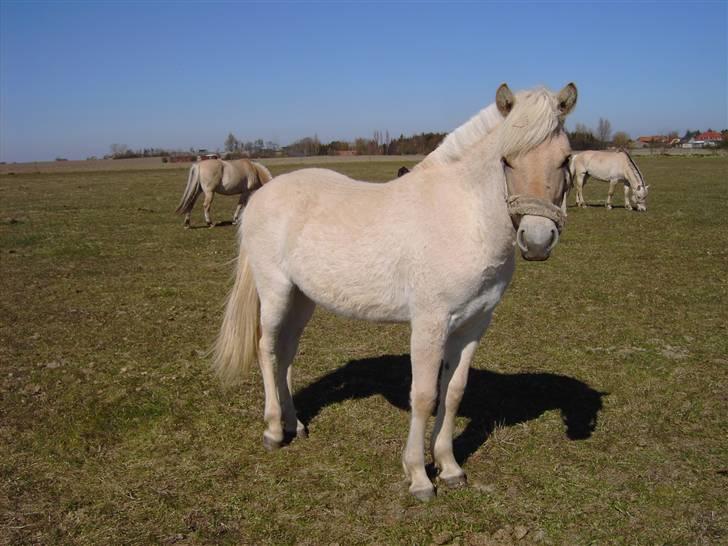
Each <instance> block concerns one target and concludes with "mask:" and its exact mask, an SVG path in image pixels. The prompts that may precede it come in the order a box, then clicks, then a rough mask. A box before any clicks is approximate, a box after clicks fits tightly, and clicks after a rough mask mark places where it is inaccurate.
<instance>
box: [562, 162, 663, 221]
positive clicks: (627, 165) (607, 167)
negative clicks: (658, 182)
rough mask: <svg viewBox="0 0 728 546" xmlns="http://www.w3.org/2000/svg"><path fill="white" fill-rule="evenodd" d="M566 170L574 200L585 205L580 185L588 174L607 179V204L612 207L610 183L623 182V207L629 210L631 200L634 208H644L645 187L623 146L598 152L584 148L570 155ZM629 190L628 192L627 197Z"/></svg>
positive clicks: (640, 175) (642, 210)
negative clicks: (574, 196) (574, 190)
mask: <svg viewBox="0 0 728 546" xmlns="http://www.w3.org/2000/svg"><path fill="white" fill-rule="evenodd" d="M569 172H570V174H571V177H572V179H573V181H574V185H575V186H576V204H577V205H578V206H580V207H586V203H585V202H584V194H583V189H584V185H585V184H586V181H587V178H588V177H589V176H592V177H594V178H598V179H600V180H606V181H607V182H609V192H608V194H607V208H608V209H611V208H612V195H613V194H614V187H615V186H616V185H617V184H618V183H619V182H622V183H624V208H626V209H627V210H632V204H634V205H635V207H636V208H637V210H638V211H640V212H644V211H646V210H647V189H648V188H649V186H647V185H646V184H645V179H644V177H643V176H642V173H641V172H640V170H639V169H638V168H637V164H636V163H635V162H634V160H633V159H632V157H631V156H630V155H629V154H628V153H627V151H626V150H619V151H618V152H601V151H595V150H588V151H586V152H579V153H578V154H574V155H572V156H571V160H570V161H569ZM630 191H631V193H632V196H631V199H630Z"/></svg>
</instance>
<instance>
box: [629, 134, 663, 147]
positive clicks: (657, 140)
mask: <svg viewBox="0 0 728 546" xmlns="http://www.w3.org/2000/svg"><path fill="white" fill-rule="evenodd" d="M670 140H671V139H670V137H668V136H665V135H652V136H641V137H639V138H638V139H637V142H642V143H643V144H647V145H648V146H649V145H651V144H652V145H654V144H664V145H668V144H670Z"/></svg>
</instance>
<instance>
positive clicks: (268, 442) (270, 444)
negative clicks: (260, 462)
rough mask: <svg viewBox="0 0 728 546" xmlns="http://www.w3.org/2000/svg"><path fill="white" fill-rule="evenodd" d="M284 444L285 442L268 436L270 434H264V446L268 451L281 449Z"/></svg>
mask: <svg viewBox="0 0 728 546" xmlns="http://www.w3.org/2000/svg"><path fill="white" fill-rule="evenodd" d="M282 445H283V442H277V441H275V440H272V439H271V438H268V436H266V435H263V447H264V448H265V450H266V451H267V452H268V453H270V452H272V451H277V450H279V449H280V448H281V446H282Z"/></svg>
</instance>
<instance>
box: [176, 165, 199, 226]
mask: <svg viewBox="0 0 728 546" xmlns="http://www.w3.org/2000/svg"><path fill="white" fill-rule="evenodd" d="M199 191H200V166H199V164H197V163H195V164H194V165H192V167H190V174H189V175H188V176H187V186H186V187H185V192H184V193H183V194H182V199H181V200H180V202H179V205H178V206H177V210H176V211H175V212H176V213H177V214H187V213H188V212H190V211H191V210H192V207H193V206H194V205H195V199H196V198H197V193H198V192H199Z"/></svg>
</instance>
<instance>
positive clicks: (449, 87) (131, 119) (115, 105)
mask: <svg viewBox="0 0 728 546" xmlns="http://www.w3.org/2000/svg"><path fill="white" fill-rule="evenodd" d="M727 5H728V2H725V1H720V2H699V1H698V2H587V3H576V2H560V3H553V2H510V3H501V2H462V3H458V2H346V3H344V2H306V3H303V2H275V3H274V2H258V3H242V2H224V3H221V2H62V1H56V2H31V1H27V2H13V1H8V0H0V161H30V160H49V159H53V158H55V157H59V156H61V157H67V158H69V159H82V158H85V157H87V156H91V155H97V156H101V155H104V154H106V153H108V152H109V147H110V145H111V144H112V143H123V144H126V145H128V146H129V147H132V148H142V147H164V148H182V149H188V148H189V147H194V148H209V149H215V148H222V147H223V142H224V139H225V137H226V136H227V134H228V133H229V132H233V133H234V134H235V135H236V136H237V137H238V138H239V139H241V140H253V139H256V138H262V139H264V140H275V141H277V142H279V143H280V144H288V143H290V142H292V141H293V140H295V139H298V138H301V137H304V136H309V135H313V134H317V135H318V136H319V138H320V139H321V140H323V141H328V140H331V139H341V140H353V139H354V138H355V137H357V136H367V137H369V136H371V135H372V133H373V131H374V130H380V131H386V130H388V131H389V132H390V134H391V135H393V136H394V135H399V134H400V133H404V134H411V133H415V132H421V131H449V130H452V129H453V128H455V127H457V126H458V125H459V124H461V123H462V122H464V121H466V120H467V119H468V118H469V117H470V116H471V115H473V114H474V113H476V112H477V111H479V110H480V109H481V108H483V107H484V106H486V105H488V104H489V103H491V102H492V101H493V97H494V94H495V90H496V88H497V86H498V85H499V84H500V83H501V82H503V81H505V82H508V84H509V85H510V86H511V88H512V89H514V90H518V89H523V88H528V87H534V86H536V85H546V86H547V87H550V88H552V89H559V88H561V87H562V86H563V85H564V84H566V83H567V82H569V81H574V82H576V84H577V86H578V88H579V104H578V105H577V108H576V111H575V112H574V113H573V114H572V116H571V117H570V119H569V122H568V124H567V125H568V126H569V127H573V126H574V125H575V124H576V123H577V122H580V123H584V124H586V125H587V126H590V127H593V128H595V127H596V125H597V121H598V119H599V118H600V117H604V118H607V119H609V120H610V121H611V124H612V128H613V129H614V130H615V131H617V130H624V131H627V132H628V133H629V134H630V135H631V136H632V137H636V136H639V135H641V134H654V133H661V132H667V131H671V130H677V131H680V133H681V134H682V132H684V131H685V129H687V128H690V129H703V130H705V129H708V128H709V127H710V128H713V129H724V128H727V127H728V120H727V117H728V114H727V109H728V105H727V103H728V87H727V82H726V78H727V77H726V73H727V71H728V38H727V32H726V27H727V26H728V11H727V7H726V6H727Z"/></svg>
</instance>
